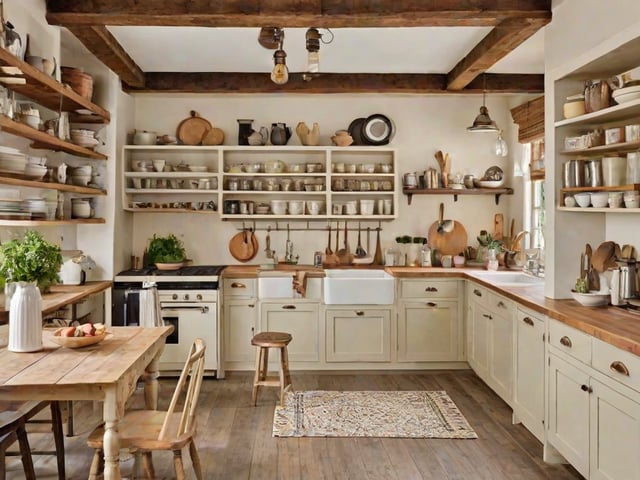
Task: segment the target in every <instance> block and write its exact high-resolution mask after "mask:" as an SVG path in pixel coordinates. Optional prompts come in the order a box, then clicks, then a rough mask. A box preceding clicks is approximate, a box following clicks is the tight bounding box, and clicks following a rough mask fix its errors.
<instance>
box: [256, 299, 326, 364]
mask: <svg viewBox="0 0 640 480" xmlns="http://www.w3.org/2000/svg"><path fill="white" fill-rule="evenodd" d="M319 323H320V322H319V304H318V303H315V302H314V303H311V302H306V301H300V300H289V301H285V302H283V301H275V302H260V331H263V332H265V331H271V332H287V333H290V334H291V336H292V337H293V340H291V343H290V344H289V345H288V347H287V351H288V353H289V361H290V362H291V366H292V368H296V367H300V366H306V364H309V363H311V364H313V363H317V362H319V361H320V341H319V339H320V332H319ZM274 361H275V359H274ZM300 363H303V365H300ZM296 364H298V365H296Z"/></svg>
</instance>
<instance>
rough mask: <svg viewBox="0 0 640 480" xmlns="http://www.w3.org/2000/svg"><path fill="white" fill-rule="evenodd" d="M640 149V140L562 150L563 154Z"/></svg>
mask: <svg viewBox="0 0 640 480" xmlns="http://www.w3.org/2000/svg"><path fill="white" fill-rule="evenodd" d="M638 149H640V142H623V143H612V144H609V145H599V146H597V147H591V148H581V149H580V150H561V151H560V153H561V154H562V155H585V156H591V155H602V154H603V153H609V152H633V151H635V150H638Z"/></svg>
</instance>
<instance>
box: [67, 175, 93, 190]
mask: <svg viewBox="0 0 640 480" xmlns="http://www.w3.org/2000/svg"><path fill="white" fill-rule="evenodd" d="M90 181H91V175H72V176H71V183H73V184H74V185H78V186H80V187H86V186H87V185H88V184H89V182H90Z"/></svg>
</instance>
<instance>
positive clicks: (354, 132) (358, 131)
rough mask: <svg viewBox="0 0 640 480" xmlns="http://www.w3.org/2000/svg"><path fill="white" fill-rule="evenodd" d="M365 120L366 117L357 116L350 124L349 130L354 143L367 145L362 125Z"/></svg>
mask: <svg viewBox="0 0 640 480" xmlns="http://www.w3.org/2000/svg"><path fill="white" fill-rule="evenodd" d="M365 120H366V118H364V117H361V118H356V119H355V120H354V121H352V122H351V123H350V124H349V128H348V132H349V135H351V138H353V145H367V143H366V142H365V140H364V138H363V136H362V125H363V124H364V121H365Z"/></svg>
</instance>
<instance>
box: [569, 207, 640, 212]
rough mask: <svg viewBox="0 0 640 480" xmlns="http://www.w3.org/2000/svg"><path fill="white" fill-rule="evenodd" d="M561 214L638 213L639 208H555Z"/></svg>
mask: <svg viewBox="0 0 640 480" xmlns="http://www.w3.org/2000/svg"><path fill="white" fill-rule="evenodd" d="M557 210H558V211H561V212H580V213H640V208H609V207H604V208H595V207H585V208H581V207H557Z"/></svg>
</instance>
